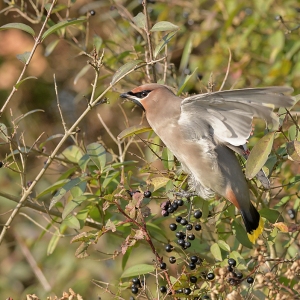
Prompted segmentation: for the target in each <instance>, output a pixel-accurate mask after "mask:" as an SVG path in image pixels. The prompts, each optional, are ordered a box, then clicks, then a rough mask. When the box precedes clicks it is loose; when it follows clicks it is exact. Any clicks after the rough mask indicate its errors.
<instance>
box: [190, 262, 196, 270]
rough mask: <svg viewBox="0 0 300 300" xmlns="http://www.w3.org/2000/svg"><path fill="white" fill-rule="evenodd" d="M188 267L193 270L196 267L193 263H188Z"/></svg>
mask: <svg viewBox="0 0 300 300" xmlns="http://www.w3.org/2000/svg"><path fill="white" fill-rule="evenodd" d="M189 268H190V269H191V270H195V269H196V264H195V263H192V262H191V263H189Z"/></svg>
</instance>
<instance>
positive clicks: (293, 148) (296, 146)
mask: <svg viewBox="0 0 300 300" xmlns="http://www.w3.org/2000/svg"><path fill="white" fill-rule="evenodd" d="M286 151H287V153H288V157H289V159H290V160H292V161H296V162H300V142H299V141H291V142H288V143H287V144H286Z"/></svg>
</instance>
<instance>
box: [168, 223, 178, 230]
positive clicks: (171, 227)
mask: <svg viewBox="0 0 300 300" xmlns="http://www.w3.org/2000/svg"><path fill="white" fill-rule="evenodd" d="M169 227H170V229H171V230H172V231H175V230H176V229H177V225H176V224H175V223H171V224H170V225H169Z"/></svg>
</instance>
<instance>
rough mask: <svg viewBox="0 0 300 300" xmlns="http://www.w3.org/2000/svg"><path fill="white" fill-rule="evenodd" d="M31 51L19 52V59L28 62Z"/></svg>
mask: <svg viewBox="0 0 300 300" xmlns="http://www.w3.org/2000/svg"><path fill="white" fill-rule="evenodd" d="M30 54H31V52H28V51H27V52H24V53H22V54H17V55H16V56H17V59H18V60H19V61H20V62H22V63H23V64H24V65H25V64H26V63H27V61H28V58H29V57H30Z"/></svg>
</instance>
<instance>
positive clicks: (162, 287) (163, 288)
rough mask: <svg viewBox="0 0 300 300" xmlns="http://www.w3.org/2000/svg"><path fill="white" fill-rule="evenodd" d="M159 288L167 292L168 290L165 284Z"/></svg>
mask: <svg viewBox="0 0 300 300" xmlns="http://www.w3.org/2000/svg"><path fill="white" fill-rule="evenodd" d="M159 290H160V291H161V293H166V292H167V288H166V287H165V286H161V287H160V288H159Z"/></svg>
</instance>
